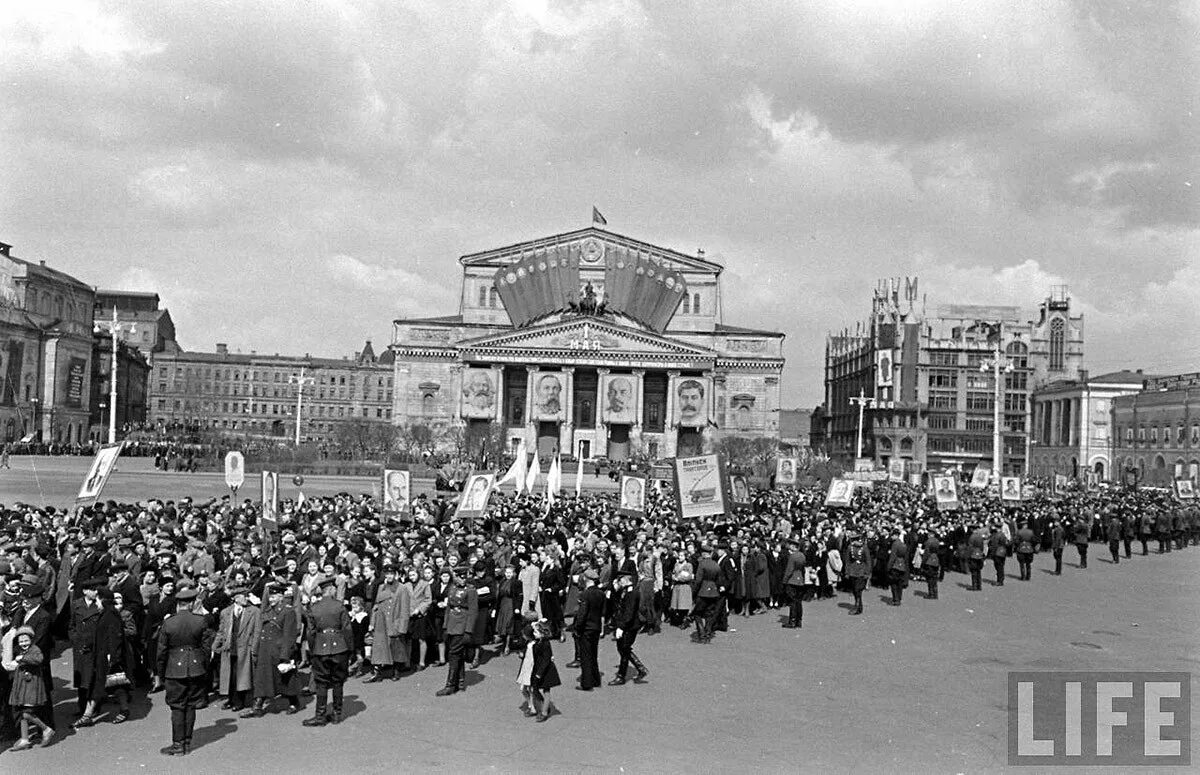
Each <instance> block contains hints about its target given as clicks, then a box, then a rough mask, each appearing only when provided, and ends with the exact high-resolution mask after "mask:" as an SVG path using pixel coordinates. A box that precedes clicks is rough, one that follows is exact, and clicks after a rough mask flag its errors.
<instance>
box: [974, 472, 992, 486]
mask: <svg viewBox="0 0 1200 775" xmlns="http://www.w3.org/2000/svg"><path fill="white" fill-rule="evenodd" d="M991 479H992V472H991V471H989V470H988V469H986V468H984V467H983V466H976V467H975V470H974V471H973V472H972V473H971V487H972V489H975V490H982V489H984V488H985V487H987V486H988V483H989V482H990V481H991Z"/></svg>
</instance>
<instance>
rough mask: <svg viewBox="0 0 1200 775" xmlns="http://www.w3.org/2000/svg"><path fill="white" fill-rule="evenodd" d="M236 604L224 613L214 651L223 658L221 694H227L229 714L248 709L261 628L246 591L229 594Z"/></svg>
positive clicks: (256, 611)
mask: <svg viewBox="0 0 1200 775" xmlns="http://www.w3.org/2000/svg"><path fill="white" fill-rule="evenodd" d="M229 592H230V595H229V596H230V597H232V598H233V603H231V604H230V605H228V606H226V607H225V609H224V610H222V611H221V619H220V623H219V624H218V625H217V637H216V639H215V640H214V641H213V651H214V652H215V653H217V654H219V655H220V680H221V683H220V684H219V686H220V691H222V692H225V695H226V696H225V704H224V705H222V706H221V707H222V708H224V709H226V710H241V709H242V708H244V707H246V697H247V695H248V694H249V692H250V690H251V688H253V686H254V669H253V665H252V655H253V654H254V646H255V644H256V643H257V642H258V636H259V632H260V629H261V627H262V618H261V613H260V611H259V609H258V607H257V606H252V605H247V602H246V588H245V587H235V588H234V589H231V590H229Z"/></svg>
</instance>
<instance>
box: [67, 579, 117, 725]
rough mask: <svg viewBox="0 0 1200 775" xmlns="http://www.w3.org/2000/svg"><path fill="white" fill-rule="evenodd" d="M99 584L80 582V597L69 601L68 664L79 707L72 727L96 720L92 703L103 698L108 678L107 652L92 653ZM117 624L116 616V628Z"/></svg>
mask: <svg viewBox="0 0 1200 775" xmlns="http://www.w3.org/2000/svg"><path fill="white" fill-rule="evenodd" d="M103 585H104V580H103V579H99V578H96V579H87V580H85V581H83V582H82V583H81V586H82V588H83V596H82V597H80V598H77V599H76V600H74V601H73V602H72V603H71V629H70V638H71V653H72V662H73V664H72V667H73V672H74V676H73V677H74V679H75V680H74V683H75V689H76V691H77V692H78V699H77V703H78V708H79V718H78V719H76V720H75V722H74V723H73V724H71V726H72V727H75V728H76V729H78V728H80V727H90V726H93V725H94V724H95V723H96V718H95V716H96V705H97V703H98V702H99V701H100V700H101V699H103V697H104V684H105V680H106V679H107V677H108V658H107V654H105V655H100V654H97V653H96V647H97V643H98V640H99V629H100V620H101V616H102V614H103V613H104V609H103V607H102V604H101V603H100V600H99V594H100V587H102V586H103ZM119 623H120V620H119V619H118V620H117V626H118V628H119ZM102 656H103V658H101V657H102Z"/></svg>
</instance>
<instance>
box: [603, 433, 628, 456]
mask: <svg viewBox="0 0 1200 775" xmlns="http://www.w3.org/2000/svg"><path fill="white" fill-rule="evenodd" d="M628 459H629V426H628V425H610V426H608V460H609V462H611V463H624V462H625V461H626V460H628Z"/></svg>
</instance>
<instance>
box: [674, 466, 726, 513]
mask: <svg viewBox="0 0 1200 775" xmlns="http://www.w3.org/2000/svg"><path fill="white" fill-rule="evenodd" d="M675 492H676V493H677V497H676V509H677V511H678V513H679V516H680V517H681V518H683V519H691V518H694V517H707V516H712V515H714V514H724V513H725V511H726V509H725V493H724V491H723V490H722V488H721V459H720V458H719V457H718V456H717V455H698V456H696V457H679V458H675Z"/></svg>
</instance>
